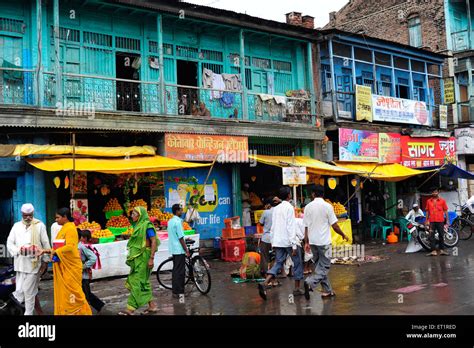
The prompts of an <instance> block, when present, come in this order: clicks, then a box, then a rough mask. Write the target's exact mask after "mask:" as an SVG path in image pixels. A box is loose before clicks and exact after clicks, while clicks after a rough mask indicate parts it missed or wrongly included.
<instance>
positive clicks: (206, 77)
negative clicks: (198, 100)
mask: <svg viewBox="0 0 474 348" xmlns="http://www.w3.org/2000/svg"><path fill="white" fill-rule="evenodd" d="M213 76H214V72H213V71H212V70H209V69H206V68H204V69H202V86H203V87H204V88H212V84H213Z"/></svg>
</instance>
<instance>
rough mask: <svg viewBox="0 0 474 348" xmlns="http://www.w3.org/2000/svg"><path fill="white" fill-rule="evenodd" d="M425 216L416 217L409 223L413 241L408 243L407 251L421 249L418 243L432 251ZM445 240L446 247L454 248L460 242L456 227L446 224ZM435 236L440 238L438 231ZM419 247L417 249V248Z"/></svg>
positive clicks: (408, 226)
mask: <svg viewBox="0 0 474 348" xmlns="http://www.w3.org/2000/svg"><path fill="white" fill-rule="evenodd" d="M423 220H424V219H423V218H416V219H415V222H410V223H408V225H407V228H408V232H409V234H410V236H411V240H413V243H411V245H410V243H409V244H408V247H407V250H406V252H416V251H419V250H421V248H418V246H417V244H419V246H421V247H422V248H423V249H426V250H428V251H431V250H432V248H431V242H430V230H429V228H428V227H427V226H425V224H424V221H423ZM443 237H444V241H443V245H444V246H445V247H446V248H454V247H455V246H456V245H457V244H458V242H459V235H458V232H457V231H456V229H454V228H452V227H451V226H448V225H446V226H445V227H444V236H443ZM435 238H436V239H438V240H439V235H438V232H436V233H435ZM416 249H417V250H416Z"/></svg>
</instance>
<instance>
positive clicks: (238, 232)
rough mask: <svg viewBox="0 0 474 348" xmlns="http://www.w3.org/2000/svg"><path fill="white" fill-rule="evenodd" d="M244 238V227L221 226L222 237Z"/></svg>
mask: <svg viewBox="0 0 474 348" xmlns="http://www.w3.org/2000/svg"><path fill="white" fill-rule="evenodd" d="M239 238H245V229H244V228H243V227H242V228H223V229H222V239H239Z"/></svg>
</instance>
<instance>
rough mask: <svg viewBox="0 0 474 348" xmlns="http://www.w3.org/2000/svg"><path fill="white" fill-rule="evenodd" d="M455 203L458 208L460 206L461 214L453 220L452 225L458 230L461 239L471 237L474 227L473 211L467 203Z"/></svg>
mask: <svg viewBox="0 0 474 348" xmlns="http://www.w3.org/2000/svg"><path fill="white" fill-rule="evenodd" d="M453 204H454V206H455V207H456V210H457V209H458V208H459V209H460V210H461V216H457V217H456V218H455V219H454V220H453V223H452V224H451V227H452V228H454V229H455V230H456V231H457V232H458V234H459V239H461V240H468V239H469V238H471V237H472V229H473V227H474V223H473V222H472V219H473V214H472V213H471V211H470V210H469V208H468V207H467V206H466V205H465V204H464V205H459V204H456V203H453Z"/></svg>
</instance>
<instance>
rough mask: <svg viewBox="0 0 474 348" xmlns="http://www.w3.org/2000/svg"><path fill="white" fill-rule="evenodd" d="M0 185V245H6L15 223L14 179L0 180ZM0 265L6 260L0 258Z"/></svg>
mask: <svg viewBox="0 0 474 348" xmlns="http://www.w3.org/2000/svg"><path fill="white" fill-rule="evenodd" d="M0 183H1V186H2V189H1V190H0V244H1V245H6V244H7V238H8V235H9V234H10V230H11V228H12V226H13V224H14V223H15V221H14V216H13V191H14V190H15V189H16V179H2V180H1V181H0ZM2 256H3V255H2ZM0 263H1V264H5V263H7V258H4V257H0Z"/></svg>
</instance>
